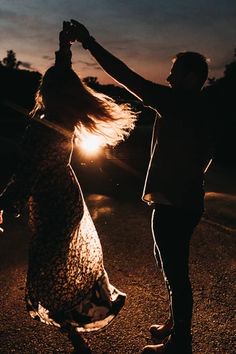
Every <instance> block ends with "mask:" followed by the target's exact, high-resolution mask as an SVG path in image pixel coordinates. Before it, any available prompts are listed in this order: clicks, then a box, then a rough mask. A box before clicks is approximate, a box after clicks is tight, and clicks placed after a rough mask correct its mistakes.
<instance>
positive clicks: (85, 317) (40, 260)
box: [0, 23, 135, 332]
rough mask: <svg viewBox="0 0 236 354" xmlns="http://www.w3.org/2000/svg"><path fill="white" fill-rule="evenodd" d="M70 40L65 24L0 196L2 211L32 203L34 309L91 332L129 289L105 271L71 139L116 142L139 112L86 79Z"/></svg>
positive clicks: (30, 288) (29, 297)
mask: <svg viewBox="0 0 236 354" xmlns="http://www.w3.org/2000/svg"><path fill="white" fill-rule="evenodd" d="M70 46H71V34H70V31H69V30H68V29H67V24H66V23H64V27H63V31H62V32H61V33H60V49H59V51H57V52H56V62H55V65H54V66H53V67H51V68H50V69H48V71H47V72H46V73H45V75H44V77H43V79H42V82H41V85H40V88H39V91H38V93H37V94H36V103H35V107H34V109H33V111H32V117H33V119H31V123H30V125H29V127H28V128H27V131H26V133H25V137H24V141H23V146H22V150H23V157H22V161H21V163H20V164H19V168H18V169H17V171H16V173H15V175H14V176H13V178H12V180H11V182H10V183H9V185H8V186H7V188H6V189H5V191H4V192H3V193H2V195H1V198H0V209H3V210H5V211H12V210H13V209H15V210H20V209H21V208H22V207H23V206H24V205H25V204H26V203H27V204H28V208H29V224H30V227H31V231H32V239H31V242H30V250H29V264H28V274H27V284H26V303H27V308H28V310H29V312H30V315H31V316H32V317H33V318H37V319H39V320H41V321H42V322H45V323H47V324H53V325H55V326H58V327H61V328H62V329H70V330H71V328H72V329H73V331H74V332H86V331H95V330H99V329H101V328H103V327H104V326H106V325H107V324H109V323H110V321H111V320H112V319H113V318H114V317H115V316H116V315H117V314H118V312H119V311H120V309H121V308H122V306H123V304H124V301H125V294H124V293H122V292H120V291H119V290H118V289H116V288H115V287H113V286H112V285H111V284H110V283H109V279H108V276H107V273H106V271H105V269H104V265H103V255H102V248H101V244H100V241H99V238H98V235H97V232H96V229H95V226H94V224H93V221H92V219H91V216H90V214H89V212H88V209H87V206H86V203H85V201H84V198H83V194H82V192H81V189H80V186H79V183H78V181H77V178H76V176H75V174H74V172H73V170H72V167H71V165H70V159H71V154H72V150H73V143H74V141H75V138H76V141H78V142H80V141H81V140H82V139H83V138H84V137H85V136H87V135H89V134H92V135H96V136H97V137H99V138H100V141H101V144H109V145H113V146H114V145H115V144H117V143H118V142H119V141H121V140H123V139H124V138H125V137H127V136H128V135H129V132H130V130H131V129H132V128H133V127H134V121H135V115H134V113H133V112H132V111H131V110H130V108H129V107H128V106H127V105H123V106H119V105H117V104H116V103H115V102H114V101H113V100H112V99H111V98H109V97H107V96H105V95H102V94H99V93H96V92H94V91H92V90H91V89H89V88H88V87H86V86H85V85H84V84H83V83H82V82H81V80H80V79H79V77H78V76H77V75H76V73H75V72H74V71H73V70H72V68H71V51H70Z"/></svg>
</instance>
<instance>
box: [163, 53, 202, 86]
mask: <svg viewBox="0 0 236 354" xmlns="http://www.w3.org/2000/svg"><path fill="white" fill-rule="evenodd" d="M207 77H208V64H207V60H206V58H205V57H204V56H203V55H201V54H199V53H195V52H183V53H178V54H177V55H176V56H175V58H174V59H173V66H172V68H171V72H170V75H169V76H168V78H167V81H168V82H169V84H170V86H171V87H172V88H176V89H181V90H187V91H200V90H201V88H202V86H203V85H204V83H205V81H206V79H207Z"/></svg>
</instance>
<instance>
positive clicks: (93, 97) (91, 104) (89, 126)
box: [31, 66, 136, 146]
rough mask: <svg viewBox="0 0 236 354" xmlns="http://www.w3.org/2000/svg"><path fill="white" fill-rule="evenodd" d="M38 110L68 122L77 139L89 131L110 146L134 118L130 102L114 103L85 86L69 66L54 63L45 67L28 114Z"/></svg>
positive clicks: (131, 125) (59, 121) (127, 130)
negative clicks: (64, 67) (63, 67)
mask: <svg viewBox="0 0 236 354" xmlns="http://www.w3.org/2000/svg"><path fill="white" fill-rule="evenodd" d="M39 112H40V113H45V114H46V116H47V117H50V118H51V119H53V120H54V122H55V123H58V124H62V125H63V123H68V122H69V123H70V125H71V126H73V127H75V133H76V136H77V137H78V138H79V139H83V138H84V137H85V136H86V135H91V134H92V135H96V136H98V137H99V139H100V141H101V145H110V146H115V145H116V144H117V143H119V142H120V141H122V140H124V139H125V138H126V137H128V136H129V133H130V131H131V130H132V129H133V128H134V124H135V120H136V114H135V113H134V112H133V111H132V109H131V107H130V105H129V104H121V105H119V104H117V103H116V102H115V101H114V100H113V99H112V98H111V97H109V96H107V95H104V94H102V93H99V92H96V91H94V90H92V89H91V88H89V87H87V86H86V85H85V84H84V83H83V82H82V81H81V80H80V78H79V76H78V75H77V74H76V73H75V72H74V71H73V70H72V69H71V68H66V69H64V70H62V69H61V68H58V67H57V66H53V67H51V68H49V69H48V70H47V71H46V73H45V74H44V76H43V78H42V81H41V84H40V87H39V90H38V92H37V93H36V98H35V106H34V108H33V110H32V112H31V115H32V116H35V115H36V114H37V113H39ZM50 118H49V119H50Z"/></svg>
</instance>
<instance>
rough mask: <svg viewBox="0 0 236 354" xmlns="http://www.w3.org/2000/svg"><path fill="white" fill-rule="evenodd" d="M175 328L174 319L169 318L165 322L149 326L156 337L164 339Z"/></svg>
mask: <svg viewBox="0 0 236 354" xmlns="http://www.w3.org/2000/svg"><path fill="white" fill-rule="evenodd" d="M172 330H173V320H172V318H169V319H168V320H167V321H166V322H165V323H164V324H154V325H152V326H151V327H150V328H149V331H150V333H151V335H152V336H153V337H155V338H156V339H164V338H166V337H168V336H169V335H170V334H171V333H172Z"/></svg>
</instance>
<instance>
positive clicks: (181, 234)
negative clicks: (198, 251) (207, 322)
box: [152, 204, 202, 343]
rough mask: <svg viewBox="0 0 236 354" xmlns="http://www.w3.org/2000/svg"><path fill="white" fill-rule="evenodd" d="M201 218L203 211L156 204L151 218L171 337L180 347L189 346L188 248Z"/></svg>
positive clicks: (190, 309) (190, 314) (190, 304)
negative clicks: (168, 301) (168, 305)
mask: <svg viewBox="0 0 236 354" xmlns="http://www.w3.org/2000/svg"><path fill="white" fill-rule="evenodd" d="M201 215H202V211H197V210H196V211H195V210H191V209H183V208H175V207H173V206H169V205H158V204H156V205H155V208H154V210H153V214H152V233H153V238H154V253H155V257H156V260H157V262H158V264H159V265H160V266H161V269H162V271H163V276H164V280H165V282H166V286H167V289H168V291H169V296H170V311H171V314H170V315H172V316H173V320H174V334H173V337H174V338H175V339H176V340H177V341H178V342H180V343H181V342H182V343H183V342H185V343H187V342H189V343H191V321H192V308H193V297H192V288H191V283H190V279H189V245H190V240H191V236H192V233H193V231H194V228H195V227H196V225H197V224H198V223H199V221H200V218H201Z"/></svg>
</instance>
